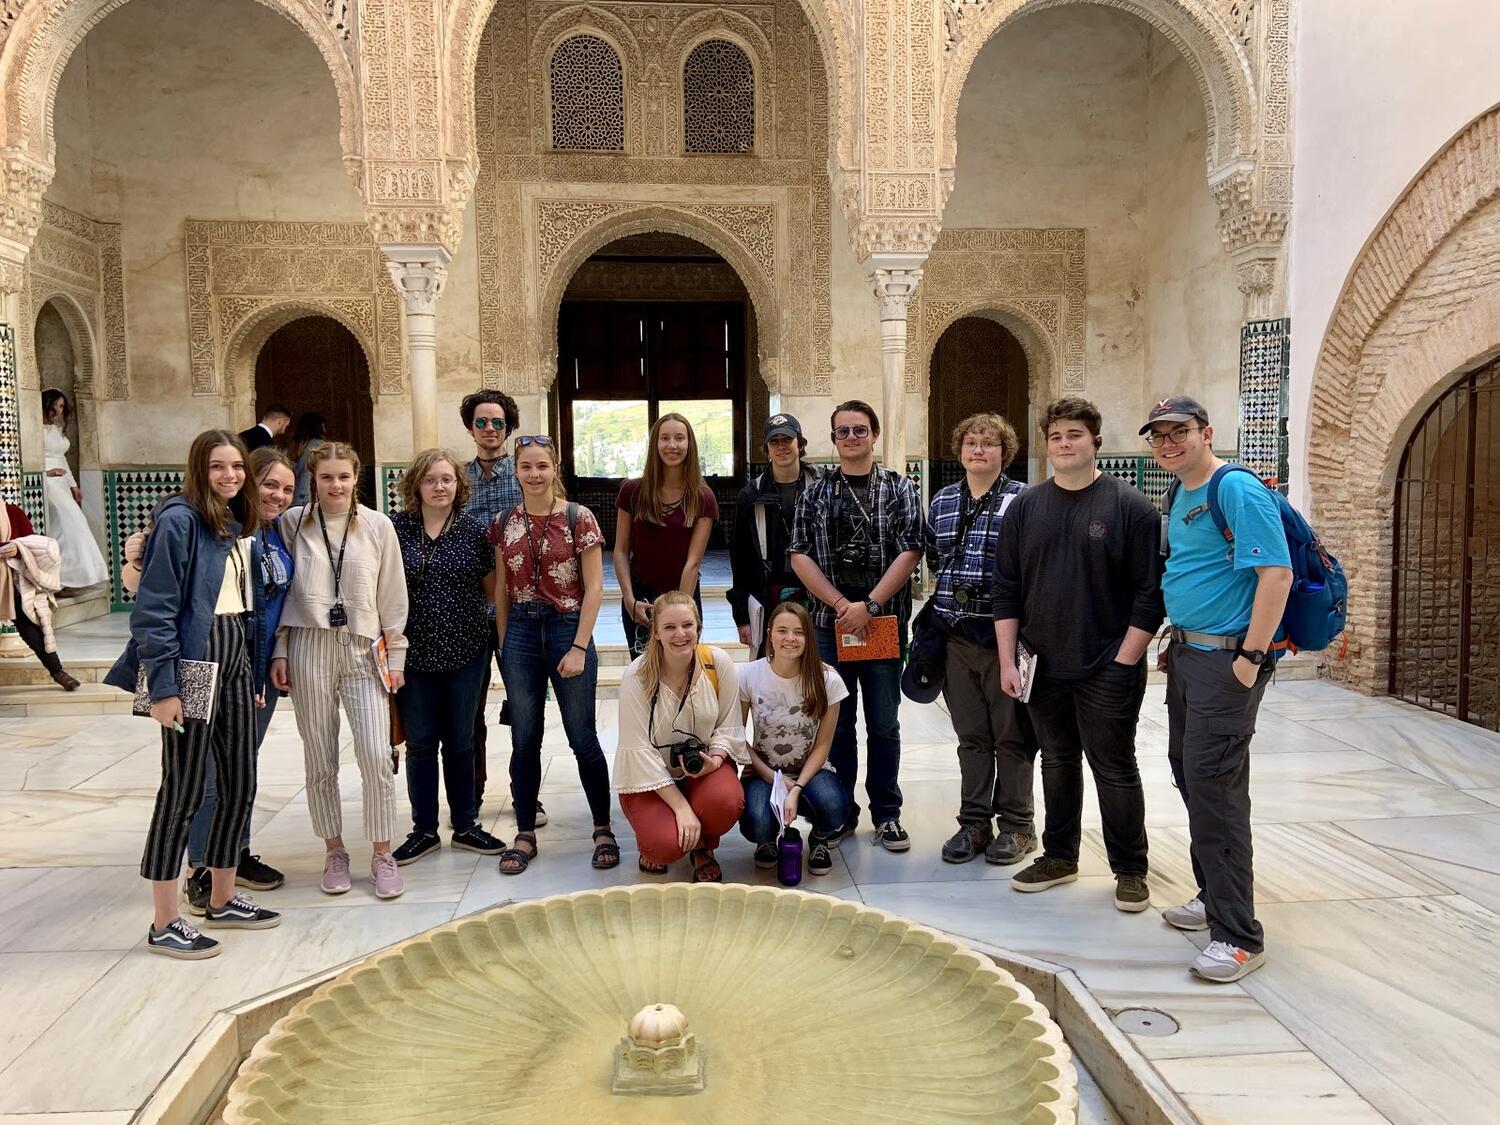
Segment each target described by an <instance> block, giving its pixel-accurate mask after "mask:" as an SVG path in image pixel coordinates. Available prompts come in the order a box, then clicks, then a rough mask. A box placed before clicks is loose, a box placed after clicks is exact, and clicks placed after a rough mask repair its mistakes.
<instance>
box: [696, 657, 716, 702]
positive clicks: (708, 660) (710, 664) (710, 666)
mask: <svg viewBox="0 0 1500 1125" xmlns="http://www.w3.org/2000/svg"><path fill="white" fill-rule="evenodd" d="M698 663H699V665H700V666H701V667H702V668H703V674H704V675H705V676H707V677H708V682H709V683H710V684H712V685H713V689H714V694H715V695H718V694H719V670H718V669H717V668H715V667H714V650H713V649H711V648H709V647H708V646H707V645H699V646H698Z"/></svg>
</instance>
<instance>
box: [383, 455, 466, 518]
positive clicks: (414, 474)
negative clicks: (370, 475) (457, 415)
mask: <svg viewBox="0 0 1500 1125" xmlns="http://www.w3.org/2000/svg"><path fill="white" fill-rule="evenodd" d="M440 461H446V462H448V464H450V465H452V466H453V475H454V477H456V478H457V480H458V483H457V485H455V486H454V492H453V508H454V510H455V511H458V512H462V511H463V510H464V508H465V507H466V506H467V505H468V503H469V491H470V488H469V474H468V473H466V472H465V471H464V470H463V469H462V468H460V467H459V460H458V458H457V457H455V456H453V454H452V453H449V452H448V451H447V450H446V449H424V450H422V452H421V453H418V454H417V455H416V456H415V457H413V458H412V459H411V464H410V465H408V466H406V470H405V471H404V472H403V473H402V474H401V509H402V511H406V512H416V513H418V514H421V511H422V491H421V487H422V478H423V477H425V476H426V475H427V474H428V473H430V472H431V471H432V467H433V466H434V465H436V464H437V463H438V462H440ZM355 473H356V475H358V470H357V469H356V470H355Z"/></svg>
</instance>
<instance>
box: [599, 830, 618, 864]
mask: <svg viewBox="0 0 1500 1125" xmlns="http://www.w3.org/2000/svg"><path fill="white" fill-rule="evenodd" d="M601 837H603V838H602V839H601ZM593 864H594V869H595V870H596V871H608V870H609V869H610V868H611V867H619V866H620V844H619V841H617V840H616V839H615V834H614V833H613V832H611V831H610V830H609V829H608V828H596V829H594V860H593Z"/></svg>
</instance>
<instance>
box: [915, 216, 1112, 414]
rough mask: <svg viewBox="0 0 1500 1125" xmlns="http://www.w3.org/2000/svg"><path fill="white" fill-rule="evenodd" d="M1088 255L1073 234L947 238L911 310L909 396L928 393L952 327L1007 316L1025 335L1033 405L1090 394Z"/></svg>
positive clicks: (988, 231)
mask: <svg viewBox="0 0 1500 1125" xmlns="http://www.w3.org/2000/svg"><path fill="white" fill-rule="evenodd" d="M1084 253H1085V246H1084V232H1083V231H1081V230H1076V229H1073V228H1068V227H1063V228H1054V229H1047V230H1026V229H1010V228H972V229H967V230H953V229H950V230H945V231H943V233H942V234H941V235H939V236H938V239H937V242H936V244H935V245H934V247H933V249H932V252H931V253H930V254H929V255H928V256H927V262H926V265H925V267H924V276H923V279H922V284H921V286H920V287H919V288H918V289H917V291H916V295H915V296H914V297H913V298H912V300H911V304H910V307H909V308H908V310H907V325H908V346H907V349H906V389H907V390H908V391H910V392H915V393H923V392H924V391H925V389H926V387H927V378H928V368H929V365H930V363H931V359H932V349H933V347H934V346H935V345H936V344H937V341H938V337H940V336H941V335H942V334H943V331H944V329H946V328H947V327H948V326H949V325H950V324H952V323H953V322H954V321H955V320H957V319H959V318H960V317H963V316H971V315H975V314H986V315H989V314H999V315H998V316H997V319H1001V320H1006V319H1013V320H1015V321H1018V322H1020V325H1021V327H1022V328H1023V331H1021V332H1018V333H1017V335H1018V336H1020V337H1021V342H1022V344H1023V346H1026V348H1027V354H1028V357H1029V358H1031V360H1032V370H1033V377H1034V382H1033V398H1038V399H1040V398H1046V397H1051V396H1053V395H1055V394H1057V393H1059V392H1074V391H1082V390H1084V389H1085V376H1084V347H1085V342H1086V335H1085V329H1084V323H1085V322H1084V312H1085V310H1084V300H1085V296H1086V292H1085V288H1086V274H1085V261H1084ZM1027 331H1029V332H1030V333H1031V334H1032V339H1027V338H1026V332H1027ZM1034 353H1036V354H1034ZM1038 360H1046V361H1047V362H1046V364H1045V367H1046V369H1047V372H1048V373H1047V376H1046V377H1044V379H1043V380H1042V382H1043V383H1046V384H1049V385H1041V384H1039V383H1038V382H1036V373H1037V372H1038V370H1039V369H1041V367H1042V365H1040V364H1039V363H1038V362H1037V361H1038Z"/></svg>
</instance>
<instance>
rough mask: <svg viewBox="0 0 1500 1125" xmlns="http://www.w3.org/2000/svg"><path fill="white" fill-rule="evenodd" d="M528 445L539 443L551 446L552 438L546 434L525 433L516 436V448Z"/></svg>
mask: <svg viewBox="0 0 1500 1125" xmlns="http://www.w3.org/2000/svg"><path fill="white" fill-rule="evenodd" d="M528 445H540V446H543V447H545V448H551V446H552V439H551V438H549V437H548V436H547V435H546V434H527V435H526V436H524V437H518V438H516V448H517V449H525V448H526V447H527V446H528Z"/></svg>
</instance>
